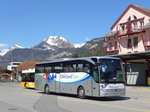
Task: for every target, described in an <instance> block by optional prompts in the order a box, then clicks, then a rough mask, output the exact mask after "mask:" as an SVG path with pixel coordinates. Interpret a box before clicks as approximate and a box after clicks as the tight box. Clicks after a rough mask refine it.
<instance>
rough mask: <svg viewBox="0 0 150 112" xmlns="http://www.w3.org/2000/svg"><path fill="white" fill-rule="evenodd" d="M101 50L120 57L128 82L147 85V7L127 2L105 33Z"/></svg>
mask: <svg viewBox="0 0 150 112" xmlns="http://www.w3.org/2000/svg"><path fill="white" fill-rule="evenodd" d="M104 51H105V53H106V54H108V55H111V56H115V57H119V58H121V59H122V61H123V62H124V68H125V73H126V79H127V84H128V85H139V86H143V85H144V86H145V85H150V8H144V7H140V6H136V5H133V4H131V5H129V6H128V7H127V8H126V9H125V11H124V12H123V13H122V14H121V16H120V17H119V18H118V19H117V20H116V22H115V23H114V24H113V25H112V27H111V32H110V33H108V34H106V35H105V36H104Z"/></svg>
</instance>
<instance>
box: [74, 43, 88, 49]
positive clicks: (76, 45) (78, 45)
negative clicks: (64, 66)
mask: <svg viewBox="0 0 150 112" xmlns="http://www.w3.org/2000/svg"><path fill="white" fill-rule="evenodd" d="M73 45H74V47H75V48H81V47H82V46H84V45H85V43H81V44H73Z"/></svg>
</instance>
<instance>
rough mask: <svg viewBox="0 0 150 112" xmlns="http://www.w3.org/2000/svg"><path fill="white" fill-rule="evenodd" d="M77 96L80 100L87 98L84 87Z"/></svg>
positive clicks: (79, 89) (80, 88)
mask: <svg viewBox="0 0 150 112" xmlns="http://www.w3.org/2000/svg"><path fill="white" fill-rule="evenodd" d="M77 94H78V97H79V98H81V99H84V98H85V90H84V88H83V87H82V86H81V87H79V88H78V93H77Z"/></svg>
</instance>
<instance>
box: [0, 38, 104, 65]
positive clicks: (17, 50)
mask: <svg viewBox="0 0 150 112" xmlns="http://www.w3.org/2000/svg"><path fill="white" fill-rule="evenodd" d="M102 46H103V40H102V39H101V38H95V39H93V40H91V41H88V42H86V43H82V44H73V43H70V42H69V41H68V40H66V39H65V38H63V37H61V36H49V37H47V38H45V39H44V40H43V41H41V42H40V43H39V44H37V45H35V46H33V47H29V48H23V47H21V46H18V45H14V46H12V47H10V48H9V49H3V50H0V60H2V61H0V66H7V65H8V63H10V62H11V61H12V60H13V61H17V62H19V61H21V62H22V61H26V60H28V61H50V60H52V59H55V58H60V57H72V56H73V55H74V54H76V53H78V54H79V56H82V55H83V56H84V54H86V55H85V56H88V55H87V53H88V52H89V53H91V52H90V51H92V50H93V51H92V53H93V52H99V51H96V49H97V48H100V47H102ZM98 50H99V49H98Z"/></svg>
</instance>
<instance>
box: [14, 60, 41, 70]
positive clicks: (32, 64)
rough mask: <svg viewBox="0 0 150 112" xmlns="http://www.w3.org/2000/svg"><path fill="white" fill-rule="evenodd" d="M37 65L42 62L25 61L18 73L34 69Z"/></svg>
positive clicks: (19, 67) (18, 68)
mask: <svg viewBox="0 0 150 112" xmlns="http://www.w3.org/2000/svg"><path fill="white" fill-rule="evenodd" d="M36 63H40V61H24V62H22V64H20V65H19V66H18V67H17V71H19V72H21V71H23V70H28V69H33V68H35V64H36Z"/></svg>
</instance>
